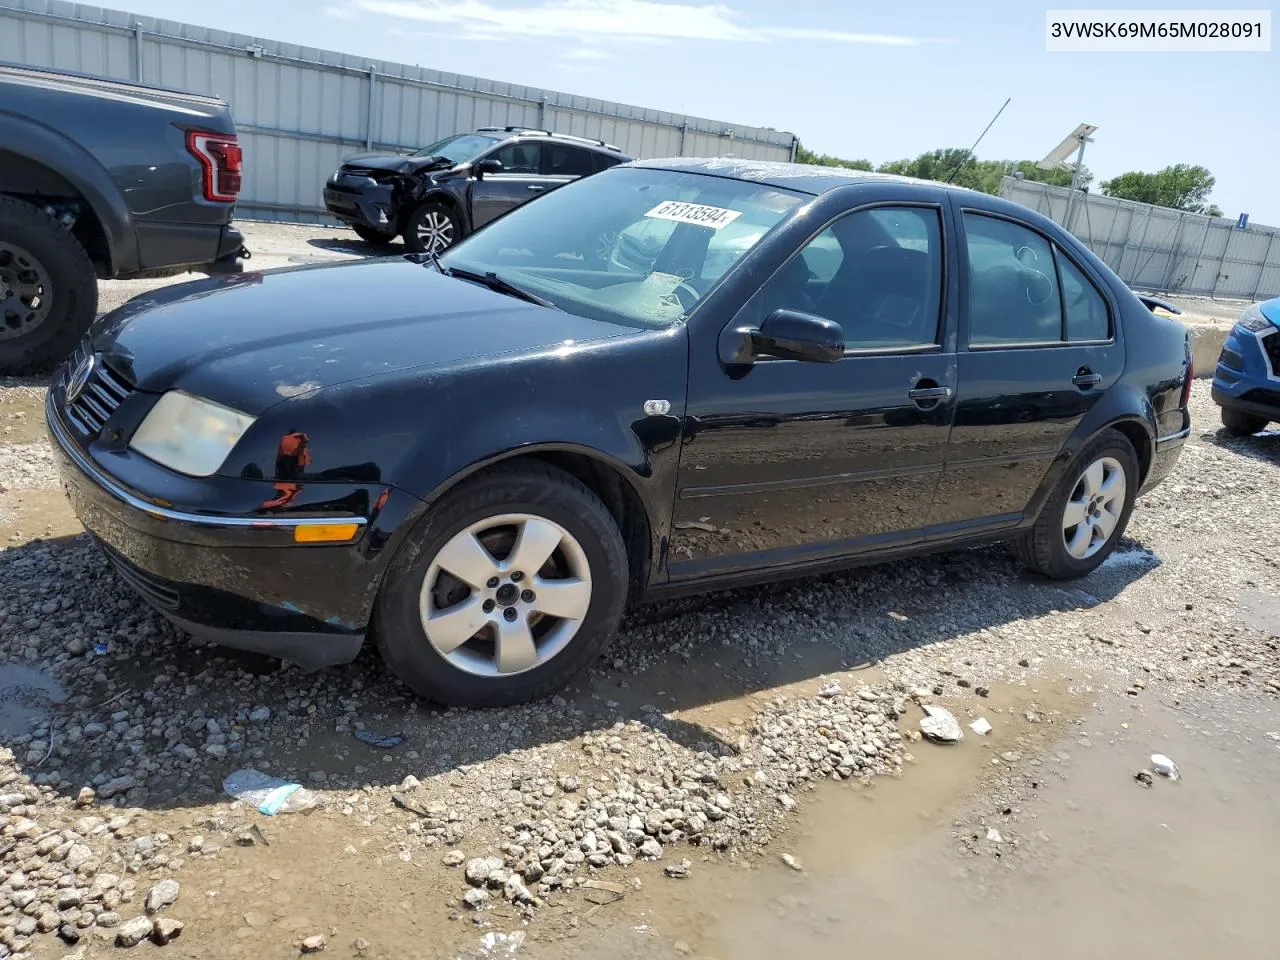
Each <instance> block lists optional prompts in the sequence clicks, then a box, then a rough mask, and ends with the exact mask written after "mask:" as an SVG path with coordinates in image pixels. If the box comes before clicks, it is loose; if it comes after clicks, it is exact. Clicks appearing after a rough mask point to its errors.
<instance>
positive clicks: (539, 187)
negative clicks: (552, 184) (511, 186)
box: [529, 183, 547, 193]
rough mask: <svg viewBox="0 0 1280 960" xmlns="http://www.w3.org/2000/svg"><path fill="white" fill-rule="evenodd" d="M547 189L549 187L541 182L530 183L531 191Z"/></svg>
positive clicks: (536, 191)
mask: <svg viewBox="0 0 1280 960" xmlns="http://www.w3.org/2000/svg"><path fill="white" fill-rule="evenodd" d="M546 189H547V188H546V187H544V186H543V185H542V184H540V183H531V184H529V192H530V193H542V191H544V190H546Z"/></svg>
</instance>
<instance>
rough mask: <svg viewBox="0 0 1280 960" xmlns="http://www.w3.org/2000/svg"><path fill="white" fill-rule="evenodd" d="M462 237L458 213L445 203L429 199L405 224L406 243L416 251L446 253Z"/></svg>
mask: <svg viewBox="0 0 1280 960" xmlns="http://www.w3.org/2000/svg"><path fill="white" fill-rule="evenodd" d="M460 239H462V224H461V222H460V221H459V220H458V215H457V214H456V213H454V212H453V211H452V210H450V209H449V208H448V207H446V206H445V205H444V204H443V203H436V202H435V201H428V202H427V203H424V204H423V205H422V206H420V207H418V208H417V209H416V210H414V211H413V212H412V213H411V214H409V217H408V219H407V220H405V224H404V245H405V246H406V247H408V248H409V249H410V250H411V251H413V252H414V253H444V251H445V250H447V249H448V248H449V247H451V246H453V245H454V244H455V243H457V242H458V241H459V240H460Z"/></svg>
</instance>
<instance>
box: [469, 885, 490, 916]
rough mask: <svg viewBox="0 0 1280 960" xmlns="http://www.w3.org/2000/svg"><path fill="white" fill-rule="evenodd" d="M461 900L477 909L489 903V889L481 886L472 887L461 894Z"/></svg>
mask: <svg viewBox="0 0 1280 960" xmlns="http://www.w3.org/2000/svg"><path fill="white" fill-rule="evenodd" d="M462 902H463V903H465V904H466V905H467V906H468V907H470V908H471V909H472V910H479V909H480V908H481V907H485V906H488V904H489V891H488V890H485V889H483V888H481V887H472V888H471V889H470V890H468V891H467V892H466V893H464V894H463V895H462Z"/></svg>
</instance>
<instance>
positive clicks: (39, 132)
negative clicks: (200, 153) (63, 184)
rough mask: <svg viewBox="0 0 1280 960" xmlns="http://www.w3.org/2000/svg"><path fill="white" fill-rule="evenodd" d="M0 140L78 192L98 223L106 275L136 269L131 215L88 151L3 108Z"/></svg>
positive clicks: (13, 151)
mask: <svg viewBox="0 0 1280 960" xmlns="http://www.w3.org/2000/svg"><path fill="white" fill-rule="evenodd" d="M0 144H4V150H5V151H7V152H9V153H13V154H15V155H17V156H20V157H24V158H25V159H27V160H30V161H33V162H35V163H39V164H41V165H42V166H45V167H48V168H49V169H50V170H52V171H53V172H54V173H56V174H57V175H58V176H60V177H62V178H63V179H64V180H66V181H67V182H68V183H70V184H71V185H72V186H73V187H75V188H76V189H77V190H78V191H79V192H80V194H81V196H83V197H84V199H85V201H86V202H87V203H88V204H89V206H90V207H91V208H92V209H93V212H94V214H95V216H97V218H98V222H99V223H101V224H102V230H103V233H104V234H105V235H106V238H107V255H108V257H109V258H110V263H109V264H108V265H107V266H108V269H109V272H110V273H111V274H113V275H114V274H118V273H128V272H129V271H132V270H137V269H138V267H139V260H138V241H137V235H136V233H135V232H134V229H133V217H132V215H131V214H130V213H129V208H128V206H127V205H126V203H125V200H124V196H123V195H122V194H121V192H120V189H119V187H118V186H117V185H116V183H115V181H114V180H113V179H112V178H111V175H110V174H109V173H108V172H107V170H106V168H105V167H103V165H102V164H101V163H99V162H98V159H97V158H96V157H95V156H94V155H93V154H91V153H89V151H87V150H85V149H84V147H82V146H80V145H79V144H78V143H76V142H75V141H74V140H71V139H69V138H68V137H66V136H64V135H63V134H61V133H59V132H57V131H56V130H53V129H52V128H50V127H47V126H45V125H44V124H42V123H39V122H37V121H35V120H31V119H28V118H27V117H21V116H17V115H15V114H12V113H4V112H0Z"/></svg>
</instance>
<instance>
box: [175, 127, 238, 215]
mask: <svg viewBox="0 0 1280 960" xmlns="http://www.w3.org/2000/svg"><path fill="white" fill-rule="evenodd" d="M187 149H188V150H190V151H191V155H192V156H194V157H195V158H196V159H197V160H199V161H200V166H201V167H202V168H203V170H204V198H205V199H206V200H212V201H213V202H215V203H234V202H235V199H236V194H238V193H239V192H240V185H241V183H242V181H243V176H244V153H243V151H241V149H240V142H239V141H238V140H236V138H235V137H234V136H228V135H227V134H225V133H202V132H200V131H199V130H191V131H188V133H187Z"/></svg>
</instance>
